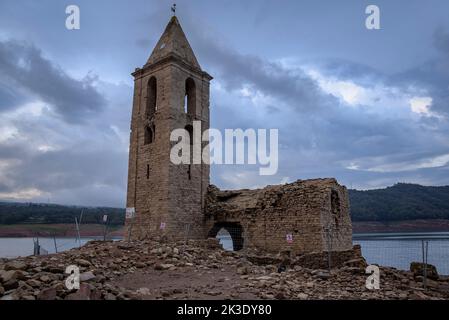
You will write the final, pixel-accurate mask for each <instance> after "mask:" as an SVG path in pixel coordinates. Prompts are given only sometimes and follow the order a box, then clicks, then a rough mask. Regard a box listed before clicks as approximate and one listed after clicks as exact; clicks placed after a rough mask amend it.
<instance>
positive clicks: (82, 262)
mask: <svg viewBox="0 0 449 320" xmlns="http://www.w3.org/2000/svg"><path fill="white" fill-rule="evenodd" d="M75 263H76V264H77V265H79V266H81V267H90V266H91V265H92V264H91V263H90V261H87V260H85V259H76V260H75Z"/></svg>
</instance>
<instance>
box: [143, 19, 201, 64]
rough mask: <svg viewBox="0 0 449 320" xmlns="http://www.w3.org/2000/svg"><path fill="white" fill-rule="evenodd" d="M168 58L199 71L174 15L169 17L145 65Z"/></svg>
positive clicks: (196, 61)
mask: <svg viewBox="0 0 449 320" xmlns="http://www.w3.org/2000/svg"><path fill="white" fill-rule="evenodd" d="M169 56H174V57H176V58H179V59H180V60H182V61H183V62H185V63H187V64H189V65H190V66H191V67H194V68H195V69H199V70H201V67H200V65H199V63H198V60H197V59H196V57H195V54H194V53H193V50H192V48H191V47H190V44H189V41H188V40H187V37H186V35H185V34H184V31H183V30H182V28H181V24H180V23H179V21H178V18H176V16H175V15H174V16H173V17H171V19H170V21H169V23H168V24H167V27H166V28H165V31H164V33H163V34H162V36H161V38H160V39H159V41H158V42H157V44H156V47H155V48H154V49H153V52H152V53H151V56H150V58H149V59H148V61H147V64H153V63H155V62H157V61H159V60H161V59H164V58H167V57H169Z"/></svg>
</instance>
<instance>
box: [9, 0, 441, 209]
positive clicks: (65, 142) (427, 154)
mask: <svg viewBox="0 0 449 320" xmlns="http://www.w3.org/2000/svg"><path fill="white" fill-rule="evenodd" d="M70 4H76V5H78V6H79V8H80V10H81V29H80V30H72V31H69V30H67V29H66V28H65V20H66V17H67V15H66V13H65V8H66V6H67V5H70ZM369 4H376V5H378V6H379V8H380V14H381V30H367V29H366V28H365V19H366V16H367V15H366V14H365V8H366V6H367V5H369ZM170 5H171V2H168V1H149V0H132V1H130V0H117V1H107V0H104V1H100V0H86V1H76V0H74V1H60V0H58V1H56V0H40V1H35V0H30V1H26V0H1V1H0V199H4V200H18V201H43V202H47V201H50V202H53V203H63V204H78V205H106V206H124V205H125V196H126V177H127V165H128V163H127V161H128V143H129V122H130V113H131V106H132V93H133V79H132V77H131V76H130V73H131V72H132V71H133V70H134V68H135V67H141V66H142V65H143V64H144V63H145V62H146V60H147V58H148V56H149V55H150V53H151V51H152V49H153V47H154V46H155V44H156V42H157V40H158V38H159V37H160V35H161V33H162V32H163V30H164V28H165V26H166V24H167V22H168V20H169V19H170V16H171V12H170ZM177 7H178V11H177V15H178V18H179V20H180V22H181V25H182V27H183V29H184V31H185V33H186V35H187V37H188V39H189V41H190V43H191V46H192V48H193V50H194V51H195V53H196V56H197V58H198V60H199V63H200V64H201V67H202V68H203V70H205V71H207V72H208V73H210V74H211V75H212V76H213V77H214V80H213V81H212V85H211V126H212V127H214V128H218V129H225V128H243V129H245V128H278V129H279V140H280V150H279V155H280V163H279V171H278V173H277V174H276V175H274V176H260V175H259V174H258V172H259V171H258V167H257V166H229V165H228V166H220V167H218V166H214V167H213V168H212V177H211V180H212V183H214V184H216V185H217V186H219V187H220V188H253V187H260V186H264V185H266V184H278V183H285V182H291V181H294V180H297V179H306V178H317V177H336V178H337V179H338V180H339V182H340V183H342V184H344V185H346V186H347V187H353V188H357V189H372V188H379V187H386V186H390V185H392V184H394V183H396V182H410V183H419V184H424V185H447V184H449V164H448V163H449V122H448V117H449V18H448V17H449V16H448V14H449V1H447V0H430V1H423V0H420V1H415V0H407V1H405V0H404V1H381V0H372V1H369V2H368V1H362V0H353V1H351V0H346V1H315V0H314V1H312V0H311V1H296V0H295V1H275V0H272V1H262V0H257V1H256V0H254V1H247V0H246V1H206V0H202V1H199V0H198V1H192V0H188V1H177Z"/></svg>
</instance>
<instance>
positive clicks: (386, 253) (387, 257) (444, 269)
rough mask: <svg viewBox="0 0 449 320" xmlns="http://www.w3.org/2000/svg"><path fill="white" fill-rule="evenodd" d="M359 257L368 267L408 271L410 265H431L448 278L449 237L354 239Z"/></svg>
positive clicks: (432, 235)
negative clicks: (358, 246)
mask: <svg viewBox="0 0 449 320" xmlns="http://www.w3.org/2000/svg"><path fill="white" fill-rule="evenodd" d="M353 242H354V244H360V245H361V248H362V255H363V256H364V257H365V259H366V260H367V262H368V263H370V264H379V265H382V266H390V267H394V268H397V269H400V270H410V266H411V263H412V262H418V263H423V264H424V266H425V265H427V264H431V265H433V266H435V267H436V269H437V271H438V273H439V274H441V275H449V235H448V234H444V233H442V234H439V235H438V234H428V235H426V234H421V235H418V234H410V235H406V234H397V235H377V236H376V235H371V236H369V235H355V236H354V238H353Z"/></svg>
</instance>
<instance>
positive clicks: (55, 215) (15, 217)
mask: <svg viewBox="0 0 449 320" xmlns="http://www.w3.org/2000/svg"><path fill="white" fill-rule="evenodd" d="M81 212H83V217H82V223H88V224H98V223H103V216H104V215H108V224H110V225H123V224H124V223H125V209H122V208H107V207H78V206H64V205H57V204H39V203H18V202H0V224H35V223H39V224H57V223H58V224H59V223H75V217H77V218H78V219H79V218H80V215H81Z"/></svg>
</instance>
